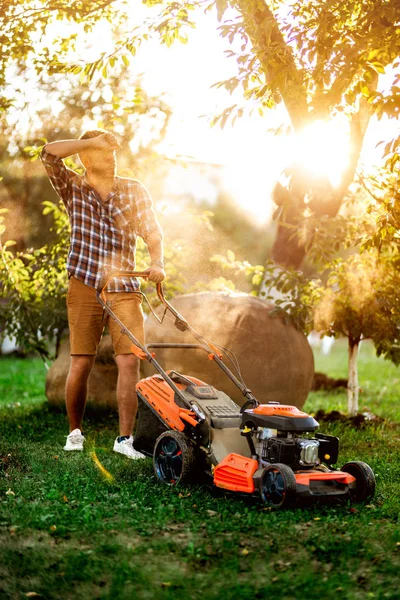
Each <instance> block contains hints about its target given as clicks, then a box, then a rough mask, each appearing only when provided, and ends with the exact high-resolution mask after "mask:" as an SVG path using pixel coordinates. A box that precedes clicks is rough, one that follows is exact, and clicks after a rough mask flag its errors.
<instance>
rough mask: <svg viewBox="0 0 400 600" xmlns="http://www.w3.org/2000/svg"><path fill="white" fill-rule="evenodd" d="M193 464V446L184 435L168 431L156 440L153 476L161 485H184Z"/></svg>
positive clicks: (171, 430)
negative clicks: (154, 475)
mask: <svg viewBox="0 0 400 600" xmlns="http://www.w3.org/2000/svg"><path fill="white" fill-rule="evenodd" d="M193 464H194V452H193V446H192V444H191V442H190V440H189V438H188V437H187V436H186V435H185V434H184V433H181V432H180V431H174V430H173V429H169V430H168V431H164V433H162V434H161V435H160V436H159V437H158V438H157V440H156V443H155V446H154V452H153V465H154V471H155V474H156V476H157V477H158V479H159V480H160V481H161V482H162V483H166V484H167V485H177V484H178V483H184V482H185V481H187V480H188V479H189V477H190V474H191V471H192V467H193Z"/></svg>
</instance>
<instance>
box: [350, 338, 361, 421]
mask: <svg viewBox="0 0 400 600" xmlns="http://www.w3.org/2000/svg"><path fill="white" fill-rule="evenodd" d="M359 343H360V340H353V339H352V338H349V380H348V384H347V410H348V413H349V416H353V415H356V414H357V412H358V370H357V358H358V346H359Z"/></svg>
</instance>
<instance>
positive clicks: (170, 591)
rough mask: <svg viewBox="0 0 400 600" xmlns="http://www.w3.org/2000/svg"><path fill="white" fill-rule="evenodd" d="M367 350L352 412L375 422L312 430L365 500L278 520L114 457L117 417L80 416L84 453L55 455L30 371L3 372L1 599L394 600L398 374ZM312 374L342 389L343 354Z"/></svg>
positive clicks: (313, 401) (57, 423)
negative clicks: (371, 483)
mask: <svg viewBox="0 0 400 600" xmlns="http://www.w3.org/2000/svg"><path fill="white" fill-rule="evenodd" d="M363 351H364V354H365V356H364V355H363V354H361V356H360V384H361V386H362V388H363V391H362V394H361V408H363V406H364V404H365V406H366V407H367V408H368V409H369V410H370V411H371V412H373V413H374V414H379V415H380V416H381V417H384V421H383V422H380V423H379V425H378V426H372V425H366V426H365V427H363V428H362V429H354V428H352V427H350V426H349V424H348V423H347V424H346V423H340V422H338V423H321V431H322V432H326V433H329V434H333V435H338V436H339V437H340V439H341V454H340V462H339V466H340V465H342V464H344V463H345V462H346V461H347V460H351V459H357V460H364V461H366V462H368V463H369V464H370V465H371V467H372V468H373V469H374V471H375V473H376V477H377V493H376V496H375V498H374V500H373V501H372V502H371V504H368V505H366V506H365V505H354V506H351V505H350V504H348V503H345V504H343V505H333V506H317V505H316V506H312V507H311V508H296V509H294V510H290V511H282V512H271V511H270V510H266V509H264V508H263V507H262V505H260V504H259V503H258V502H254V501H248V500H244V499H241V498H238V497H236V496H227V495H226V496H225V495H224V494H222V495H216V494H214V493H213V492H212V490H210V489H208V488H206V487H203V486H195V485H193V486H191V487H182V488H173V487H171V488H170V487H167V486H162V485H161V484H159V483H158V482H157V481H156V479H155V477H154V475H153V470H152V463H151V460H150V459H149V460H145V461H144V460H143V461H138V462H132V461H129V460H128V459H125V458H124V457H123V456H120V455H117V454H115V453H114V452H112V446H113V440H114V438H115V435H116V434H117V417H116V415H115V414H113V413H111V414H109V415H107V414H102V415H101V416H100V417H95V416H94V415H93V414H90V413H89V414H87V416H86V419H85V436H86V438H87V442H86V447H85V451H84V452H83V453H65V452H63V450H62V446H63V443H64V440H65V436H66V434H67V432H68V427H67V421H66V416H65V414H64V412H62V411H59V410H55V409H52V408H50V407H49V406H48V404H47V402H46V400H45V397H44V391H43V390H44V381H45V370H44V368H43V366H42V364H41V362H40V359H1V360H0V390H1V395H0V433H1V437H0V598H1V599H3V598H4V599H13V600H14V599H19V598H29V597H36V598H45V599H54V600H62V599H64V598H65V599H67V598H73V599H74V600H80V599H81V598H82V599H85V600H87V599H88V598H90V599H95V598H98V599H104V600H105V599H111V598H112V599H113V600H114V599H115V598H118V599H119V600H123V599H125V598H126V599H128V598H129V599H131V598H135V599H139V600H142V599H143V600H147V599H149V600H152V599H157V600H158V599H160V600H163V599H172V598H174V599H175V598H177V597H179V598H180V597H182V598H183V597H185V598H190V599H194V600H197V599H199V600H200V599H201V600H208V599H210V600H211V599H217V598H218V599H220V598H223V599H224V600H225V599H234V598H235V599H238V598H240V599H249V600H250V599H257V598H273V599H278V598H284V599H288V600H289V599H290V600H292V599H296V600H303V599H304V600H306V599H314V598H315V599H317V598H318V599H321V598H323V599H324V600H325V599H330V598H341V599H342V598H346V599H347V598H348V599H351V600H353V599H360V600H361V599H362V600H364V599H365V598H388V599H392V600H394V599H397V598H399V589H400V579H399V573H400V521H399V513H400V477H399V475H400V442H399V433H400V415H399V404H398V397H399V391H400V390H399V384H398V377H399V370H398V369H396V368H395V367H393V365H390V364H389V363H384V362H383V361H381V360H378V359H376V358H375V357H374V356H373V355H372V354H371V353H370V350H369V348H365V349H364V350H363V349H362V352H363ZM364 360H365V361H366V363H367V366H366V367H365V371H363V369H364V364H363V361H364ZM330 364H332V365H333V367H334V368H332V370H329V365H330ZM316 366H317V369H318V370H319V371H324V372H326V373H327V374H329V375H330V376H335V377H342V376H345V374H346V355H345V348H343V346H342V347H340V345H339V346H338V347H336V345H335V347H334V354H333V355H332V356H331V359H330V358H329V357H323V356H320V355H318V354H317V355H316ZM366 382H368V383H367V384H366ZM383 389H385V392H384V393H382V390H383ZM364 401H365V402H364ZM345 407H346V394H345V392H337V391H335V392H334V393H333V394H331V393H323V392H318V393H315V394H311V395H310V398H309V399H308V400H307V403H306V405H305V410H307V411H309V412H315V411H317V410H319V409H324V410H325V411H330V410H341V411H343V410H345ZM107 474H109V476H108V475H107Z"/></svg>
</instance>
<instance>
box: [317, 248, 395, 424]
mask: <svg viewBox="0 0 400 600" xmlns="http://www.w3.org/2000/svg"><path fill="white" fill-rule="evenodd" d="M398 267H399V265H398V258H396V259H395V258H394V257H393V256H390V255H388V254H378V253H377V252H376V251H368V252H364V253H362V254H361V255H358V254H353V255H351V256H350V257H349V258H348V259H347V260H337V261H335V263H334V264H333V265H332V270H331V271H330V273H329V276H328V280H327V283H326V286H325V289H324V290H323V292H322V294H321V298H320V299H319V301H318V303H317V304H316V306H315V315H314V327H315V329H316V330H317V331H320V332H321V334H324V335H330V336H335V337H339V336H344V337H346V338H347V339H348V354H349V371H348V413H349V414H350V415H354V414H356V413H357V411H358V391H359V386H358V371H357V357H358V350H359V345H360V342H361V341H362V340H367V339H370V340H372V342H373V343H374V345H375V348H376V352H377V355H378V356H380V355H383V356H384V357H385V358H389V359H390V360H392V362H394V363H395V364H400V307H399V303H398V290H399V286H400V271H399V268H398Z"/></svg>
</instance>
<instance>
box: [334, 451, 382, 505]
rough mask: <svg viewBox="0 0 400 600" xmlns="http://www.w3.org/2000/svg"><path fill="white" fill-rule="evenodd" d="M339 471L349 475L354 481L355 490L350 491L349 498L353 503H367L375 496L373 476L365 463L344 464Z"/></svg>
mask: <svg viewBox="0 0 400 600" xmlns="http://www.w3.org/2000/svg"><path fill="white" fill-rule="evenodd" d="M341 471H344V472H345V473H350V475H353V477H355V479H356V486H355V489H351V490H350V497H351V499H352V500H353V501H354V502H367V501H368V500H371V498H373V496H374V494H375V475H374V472H373V470H372V469H371V467H370V466H369V465H367V463H365V462H362V461H360V460H354V461H351V462H348V463H346V464H345V465H344V466H343V467H342V468H341Z"/></svg>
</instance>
